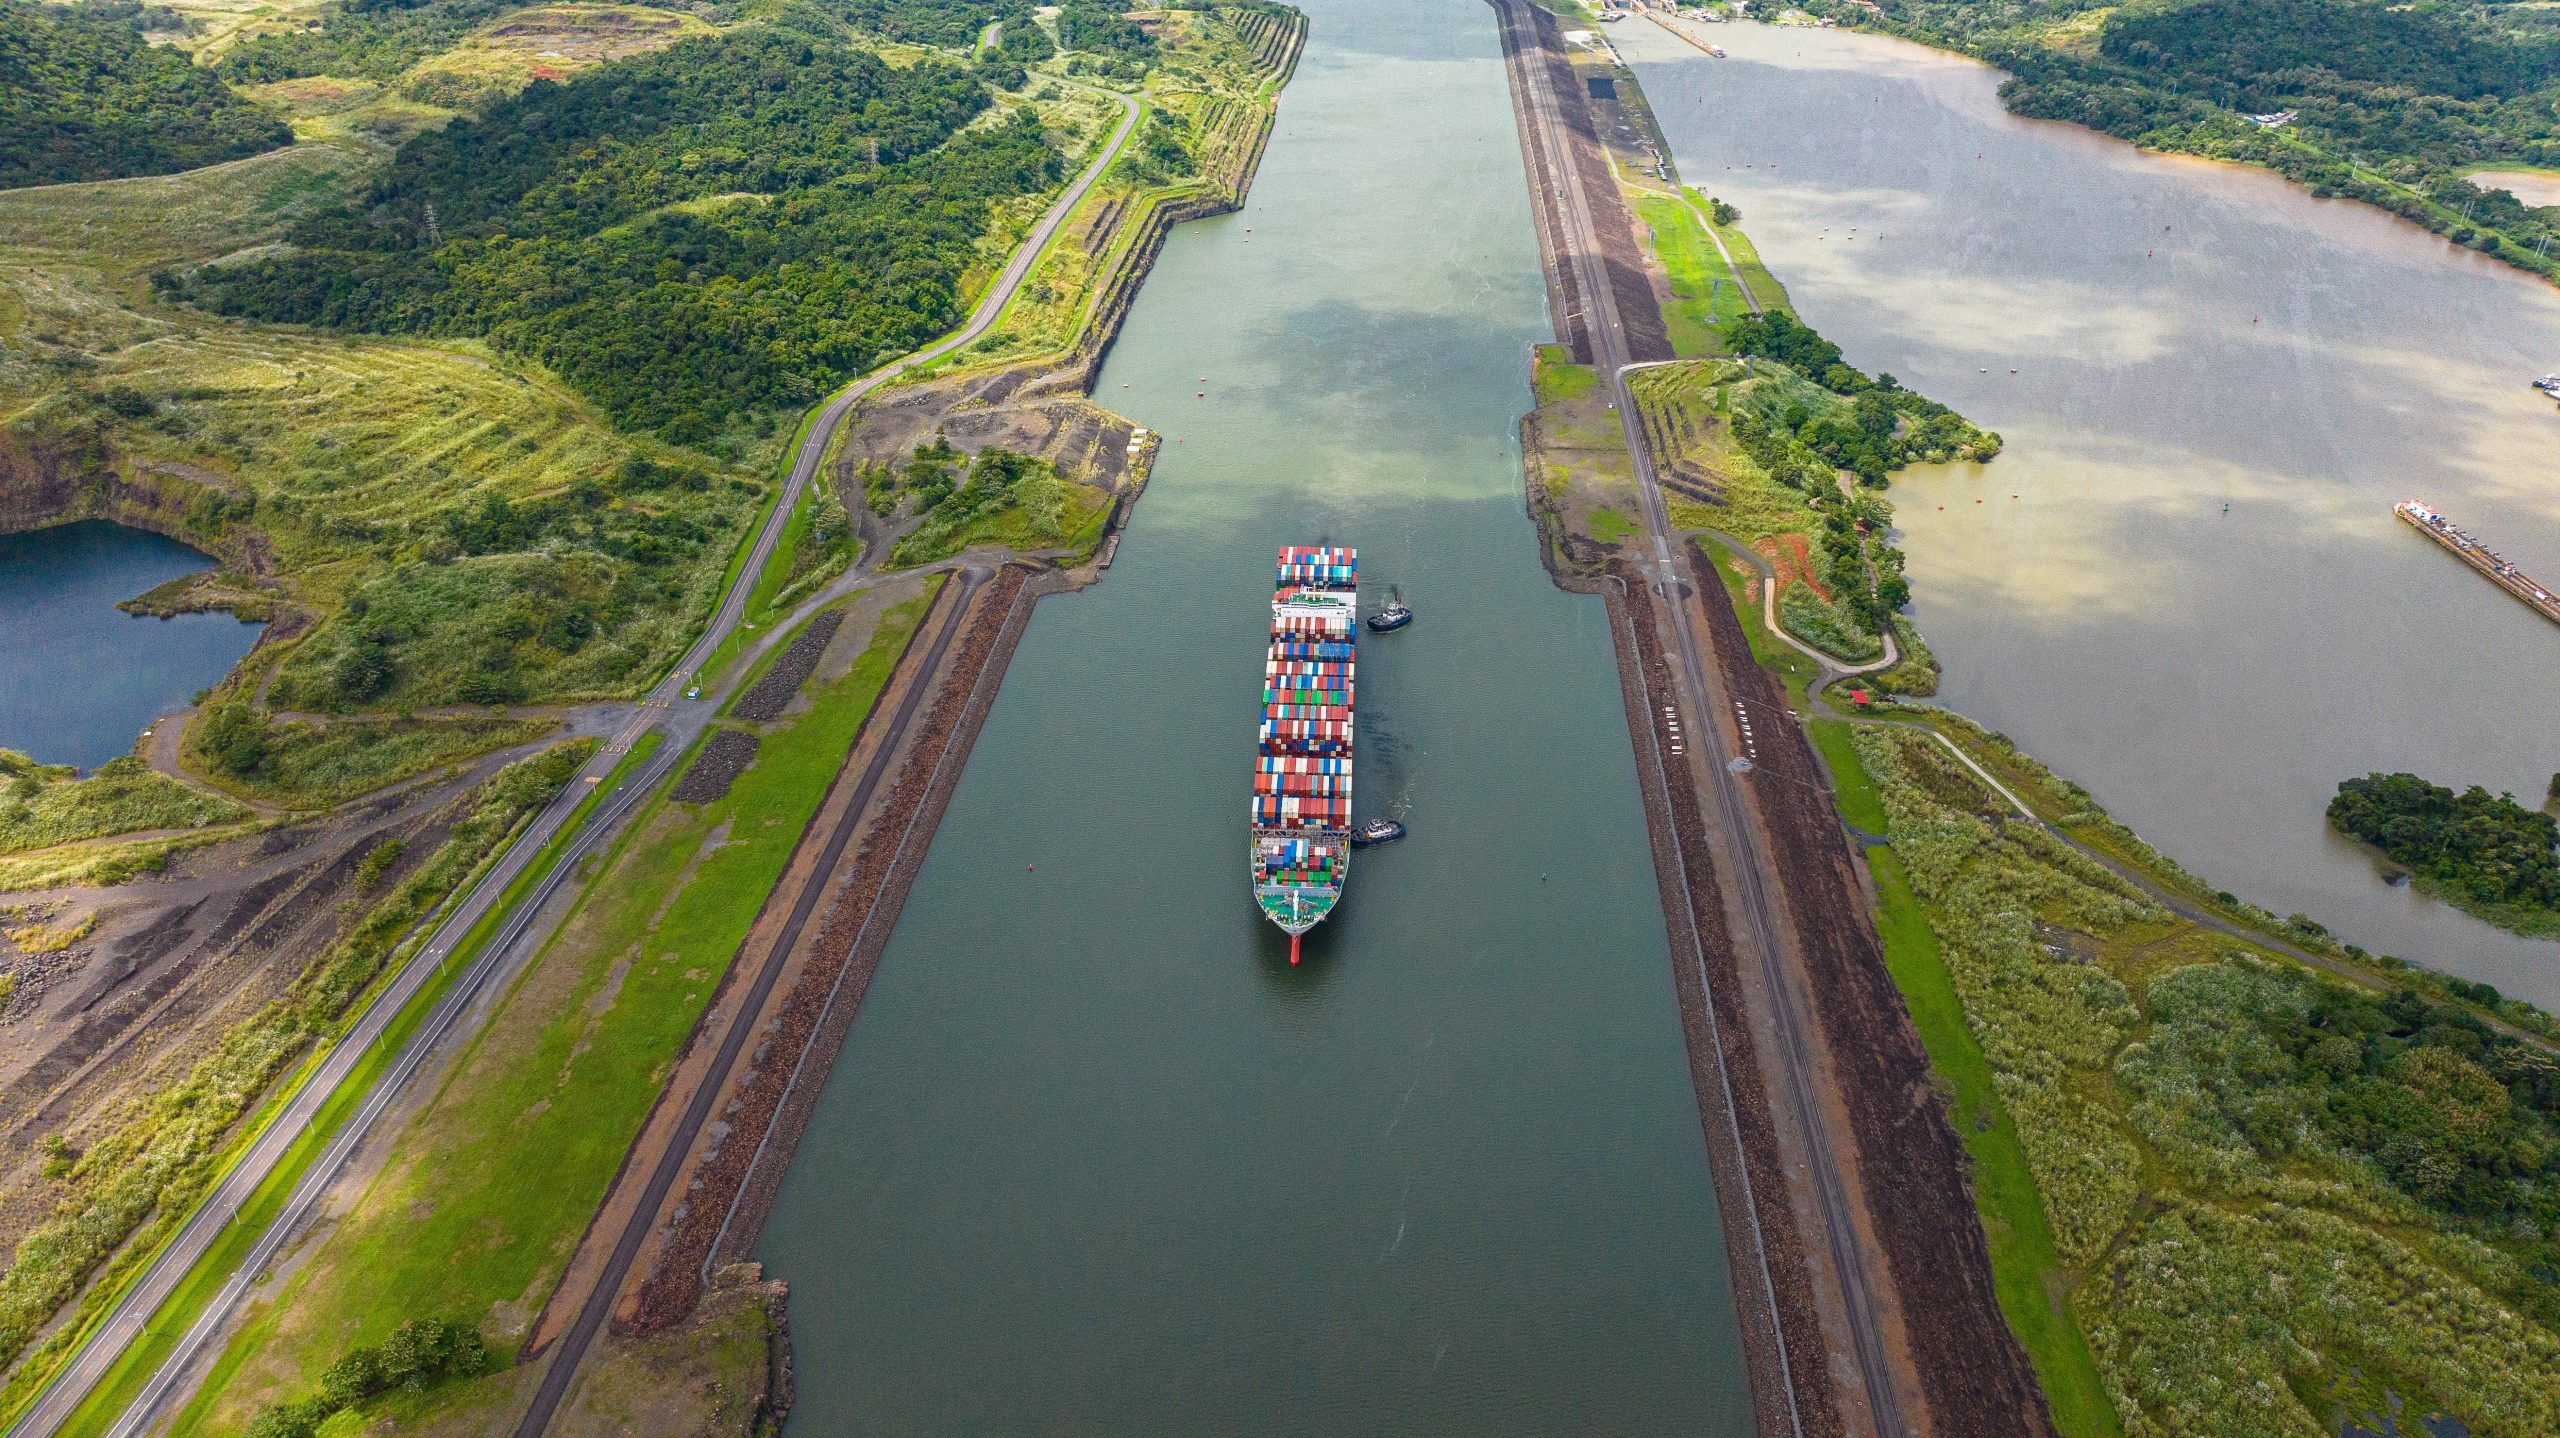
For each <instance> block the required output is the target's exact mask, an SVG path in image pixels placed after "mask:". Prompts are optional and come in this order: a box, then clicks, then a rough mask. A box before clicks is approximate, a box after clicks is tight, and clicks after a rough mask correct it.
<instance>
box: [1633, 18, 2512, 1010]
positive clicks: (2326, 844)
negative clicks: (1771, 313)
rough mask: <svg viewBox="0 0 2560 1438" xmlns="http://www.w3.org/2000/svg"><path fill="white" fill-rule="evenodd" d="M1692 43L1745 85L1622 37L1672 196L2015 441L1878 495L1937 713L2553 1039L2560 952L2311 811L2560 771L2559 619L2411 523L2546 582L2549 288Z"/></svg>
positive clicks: (2285, 191) (1859, 72)
mask: <svg viewBox="0 0 2560 1438" xmlns="http://www.w3.org/2000/svg"><path fill="white" fill-rule="evenodd" d="M1702 33H1705V34H1708V35H1710V36H1711V37H1712V38H1713V39H1714V40H1715V41H1716V42H1717V43H1719V44H1721V45H1723V46H1724V48H1725V49H1726V50H1727V51H1728V52H1730V56H1731V58H1729V59H1724V60H1716V59H1712V58H1709V57H1707V56H1705V55H1703V54H1701V53H1699V52H1698V51H1697V50H1695V49H1692V48H1691V47H1689V46H1687V45H1685V44H1683V43H1682V42H1681V41H1679V40H1677V39H1675V38H1673V37H1672V36H1670V35H1668V34H1665V33H1663V32H1662V31H1661V30H1659V29H1657V28H1655V27H1654V26H1653V25H1652V24H1650V23H1633V22H1631V23H1628V24H1625V25H1621V26H1618V27H1616V28H1615V29H1614V30H1613V31H1612V32H1611V38H1612V39H1613V40H1615V41H1617V42H1618V43H1619V44H1620V45H1621V46H1622V48H1623V50H1624V52H1625V54H1626V55H1627V56H1628V58H1629V59H1630V60H1631V61H1632V62H1633V63H1634V66H1635V69H1636V72H1637V74H1638V76H1639V77H1640V78H1641V80H1642V81H1643V83H1644V87H1645V91H1646V93H1647V95H1648V97H1649V98H1650V99H1651V101H1652V103H1653V108H1654V111H1655V113H1656V114H1657V115H1658V116H1659V117H1660V118H1661V120H1662V122H1663V124H1664V126H1665V128H1666V130H1667V132H1668V135H1669V138H1670V141H1671V144H1672V148H1673V151H1674V153H1675V155H1676V157H1677V160H1678V163H1679V166H1680V168H1681V170H1682V171H1683V172H1684V174H1685V175H1686V177H1687V178H1688V179H1689V180H1690V181H1691V183H1693V184H1695V185H1696V186H1698V188H1700V189H1702V190H1705V191H1707V192H1709V193H1712V194H1717V195H1721V196H1722V197H1724V198H1726V199H1728V200H1731V201H1734V202H1735V203H1737V204H1738V205H1740V206H1741V208H1742V212H1743V223H1744V225H1745V226H1746V227H1747V228H1748V229H1749V230H1750V232H1751V235H1752V238H1753V239H1754V240H1755V241H1756V242H1757V244H1758V245H1759V247H1760V251H1761V253H1762V255H1763V256H1764V257H1765V258H1766V259H1767V260H1768V262H1769V264H1770V267H1771V269H1772V270H1773V271H1774V272H1775V273H1776V274H1777V275H1778V277H1779V278H1780V279H1782V280H1783V281H1785V283H1786V285H1787V287H1788V290H1789V292H1790V293H1791V294H1792V295H1793V297H1794V299H1795V302H1796V306H1797V308H1798V310H1799V311H1800V312H1801V313H1802V314H1803V315H1804V317H1805V318H1806V319H1807V320H1808V321H1809V322H1811V323H1812V324H1813V325H1815V326H1816V327H1817V328H1819V329H1820V330H1821V331H1822V332H1823V333H1824V334H1826V335H1828V336H1829V337H1830V338H1832V339H1834V340H1836V341H1838V342H1839V343H1840V344H1841V345H1842V346H1843V348H1845V349H1846V350H1847V351H1848V356H1849V359H1850V361H1851V362H1852V363H1854V364H1857V365H1859V366H1860V367H1862V368H1864V369H1867V370H1870V371H1873V370H1885V371H1890V372H1891V373H1893V374H1894V375H1896V376H1898V377H1899V378H1901V379H1902V380H1904V381H1905V382H1907V383H1910V384H1912V385H1914V386H1916V387H1918V388H1920V389H1922V390H1924V391H1925V392H1927V393H1928V394H1930V395H1932V396H1934V397H1936V398H1938V399H1940V400H1943V401H1945V402H1947V403H1949V404H1952V405H1955V406H1956V407H1957V408H1959V409H1961V410H1963V411H1964V412H1965V413H1967V414H1969V415H1971V416H1973V417H1974V418H1976V419H1977V420H1979V421H1980V422H1982V423H1983V424H1985V425H1988V426H1990V427H1992V428H1994V429H1997V430H1999V431H2001V432H2002V434H2003V435H2004V436H2005V437H2006V438H2007V441H2008V449H2007V452H2006V453H2004V454H2003V455H2002V456H2001V457H2000V458H1999V459H1998V460H1997V461H1996V462H1994V463H1993V464H1991V465H1990V466H1988V467H1987V468H1982V469H1978V470H1977V469H1974V468H1971V467H1961V468H1958V469H1955V470H1952V471H1949V472H1944V473H1937V474H1920V475H1914V476H1911V477H1908V478H1905V479H1902V480H1899V481H1897V483H1896V484H1895V487H1894V490H1893V496H1892V497H1893V499H1894V500H1895V501H1896V503H1897V505H1898V506H1899V511H1898V518H1899V521H1900V523H1901V524H1902V526H1903V530H1904V534H1903V540H1902V542H1903V546H1904V548H1905V549H1906V550H1907V551H1908V552H1909V554H1910V556H1911V582H1912V589H1913V594H1914V604H1913V613H1914V615H1915V617H1916V618H1917V619H1918V621H1919V623H1920V627H1921V629H1922V631H1923V632H1924V633H1925V634H1926V636H1927V637H1928V639H1929V641H1930V643H1931V645H1932V646H1933V648H1934V649H1935V650H1936V652H1937V654H1938V656H1939V658H1940V659H1941V660H1942V661H1943V662H1944V664H1945V666H1946V671H1947V673H1946V682H1945V686H1944V689H1943V693H1942V696H1941V698H1942V702H1945V703H1947V704H1949V705H1951V706H1953V707H1954V708H1956V709H1958V710H1960V711H1962V712H1963V713H1965V714H1967V715H1970V716H1971V717H1973V718H1974V719H1976V720H1979V721H1980V722H1982V723H1984V724H1987V725H1989V726H1991V727H1992V728H1995V729H1999V730H2002V731H2005V732H2006V733H2008V734H2009V735H2011V736H2012V737H2014V738H2015V739H2017V740H2018V741H2019V742H2020V743H2021V744H2022V745H2024V746H2025V747H2026V748H2027V749H2028V750H2029V751H2030V752H2032V753H2034V754H2035V755H2037V756H2038V757H2040V758H2042V759H2044V760H2045V761H2046V762H2048V763H2050V764H2052V765H2053V766H2054V767H2055V768H2057V769H2059V770H2060V771H2062V772H2063V773H2065V774H2067V775H2069V776H2071V777H2072V778H2074V779H2077V780H2079V781H2080V782H2081V783H2082V784H2084V785H2086V786H2087V787H2088V788H2089V789H2090V790H2091V791H2092V792H2093V793H2094V794H2096V795H2097V797H2098V798H2099V799H2100V800H2101V801H2102V802H2103V803H2105V804H2106V806H2107V807H2108V808H2109V809H2110V810H2111V811H2112V812H2113V813H2114V814H2115V815H2116V817H2118V818H2119V819H2122V820H2123V821H2124V822H2126V823H2127V824H2129V825H2131V826H2132V827H2133V828H2134V829H2135V830H2137V831H2139V832H2140V833H2141V834H2142V835H2143V836H2144V837H2145V838H2147V839H2149V840H2151V841H2152V842H2153V843H2154V844H2156V845H2158V846H2159V847H2160V848H2161V849H2163V850H2164V851H2166V852H2167V853H2168V854H2170V855H2171V856H2172V857H2174V858H2176V859H2177V860H2178V861H2179V862H2180V863H2182V864H2184V865H2185V866H2186V867H2188V868H2189V869H2191V870H2193V871H2195V872H2196V873H2198V874H2201V875H2203V876H2205V877H2206V878H2208V879H2209V880H2210V881H2211V882H2213V883H2214V884H2216V885H2217V886H2219V887H2222V888H2227V889H2230V890H2232V891H2233V892H2235V893H2237V894H2239V895H2240V896H2241V897H2243V898H2246V899H2249V900H2252V901H2254V902H2256V903H2259V904H2261V905H2264V906H2265V907H2267V908H2269V909H2271V910H2274V911H2275V912H2277V913H2279V914H2283V913H2294V912H2303V913H2308V914H2310V915H2312V916H2313V917H2315V918H2317V919H2319V920H2320V921H2322V922H2323V923H2326V924H2327V925H2328V926H2329V927H2331V928H2332V929H2334V930H2336V931H2337V932H2338V933H2339V934H2340V935H2341V936H2343V937H2345V938H2347V939H2350V940H2352V941H2355V942H2357V943H2361V944H2363V945H2364V946H2366V947H2367V948H2369V949H2372V950H2374V951H2376V952H2387V953H2396V954H2399V955H2402V956H2404V957H2407V958H2410V959H2413V960H2419V961H2423V962H2426V963H2430V964H2433V965H2435V966H2437V967H2440V968H2443V969H2445V970H2448V971H2450V972H2453V973H2457V974H2461V975H2464V976H2466V977H2469V978H2473V979H2478V980H2485V981H2487V982H2489V983H2493V984H2496V985H2497V986H2498V987H2500V988H2501V989H2503V990H2505V991H2507V992H2509V993H2513V994H2517V995H2520V996H2523V997H2526V998H2529V999H2532V1000H2534V1001H2535V1002H2537V1003H2540V1004H2542V1005H2543V1006H2545V1007H2546V1008H2556V1009H2560V944H2553V943H2550V942H2546V941H2540V940H2530V939H2522V938H2517V937H2515V936H2513V935H2510V934H2507V933H2505V932H2503V931H2501V930H2498V929H2494V928H2492V927H2490V926H2489V925H2486V924H2483V923H2481V922H2479V921H2478V920H2475V919H2473V918H2471V917H2469V916H2468V915H2465V914H2463V913H2461V912H2459V911H2457V910H2455V909H2453V908H2451V907H2449V906H2447V905H2444V904H2440V903H2437V902H2435V901H2433V900H2430V899H2428V898H2426V897H2424V896H2423V895H2419V894H2416V893H2414V892H2412V891H2411V890H2409V889H2407V888H2392V887H2389V886H2386V885H2385V884H2384V883H2383V882H2382V879H2381V877H2380V875H2379V873H2378V870H2377V866H2376V864H2375V862H2374V860H2373V858H2372V857H2371V856H2370V855H2369V854H2368V853H2366V852H2365V851H2363V850H2361V849H2359V848H2358V847H2357V846H2355V845H2353V844H2350V843H2348V842H2346V841H2345V840H2342V839H2340V838H2338V837H2336V836H2334V835H2333V834H2331V833H2329V832H2328V830H2327V828H2326V826H2325V824H2324V823H2323V817H2322V816H2323V810H2324V808H2325V806H2326V804H2327V802H2328V800H2329V797H2330V796H2331V794H2333V793H2334V792H2335V790H2336V786H2337V783H2338V781H2339V780H2341V779H2344V778H2348V777H2351V776H2354V775H2359V774H2363V773H2366V772H2368V771H2371V770H2396V769H2407V770H2412V771H2415V772H2417V773H2421V774H2424V775H2426V776H2428V777H2429V778H2431V779H2433V780H2435V781H2436V782H2439V783H2445V784H2453V785H2457V786H2459V785H2468V784H2482V785H2486V786H2487V787H2489V788H2490V789H2492V790H2501V789H2503V790H2511V791H2513V792H2514V793H2515V794H2516V795H2518V796H2519V797H2520V798H2521V799H2523V801H2524V802H2526V803H2527V804H2533V803H2538V802H2540V800H2541V798H2542V795H2543V792H2544V788H2545V786H2546V785H2547V784H2548V783H2549V782H2550V780H2551V776H2552V771H2553V770H2555V769H2560V726H2554V725H2553V724H2552V723H2551V722H2550V720H2549V716H2550V715H2551V714H2552V713H2553V712H2554V711H2555V707H2560V628H2555V627H2554V626H2553V625H2551V624H2550V623H2549V622H2547V621H2545V620H2543V619H2540V618H2538V617H2536V616H2535V615H2534V614H2533V613H2532V612H2530V611H2529V610H2527V609H2526V608H2525V607H2524V606H2523V605H2521V604H2519V603H2517V602H2516V601H2514V600H2513V599H2510V598H2508V597H2507V596H2506V595H2505V594H2503V593H2501V592H2500V591H2498V590H2497V589H2495V588H2494V587H2492V586H2491V585H2490V584H2488V583H2487V582H2486V581H2485V580H2483V579H2482V578H2481V577H2480V576H2478V575H2476V574H2474V573H2472V572H2471V571H2469V570H2467V569H2465V568H2464V567H2462V565H2461V564H2459V563H2458V562H2457V561H2455V560H2454V559H2453V558H2452V557H2451V556H2449V555H2447V554H2445V553H2444V552H2442V551H2441V550H2439V549H2437V548H2435V547H2434V546H2433V545H2431V544H2429V543H2427V542H2426V541H2424V540H2422V539H2420V538H2419V537H2418V536H2416V535H2415V534H2414V533H2412V532H2411V531H2409V530H2408V529H2407V528H2405V527H2404V526H2402V525H2400V524H2399V523H2397V522H2395V521H2394V520H2393V519H2392V517H2391V506H2392V505H2393V503H2394V502H2396V501H2398V500H2400V499H2404V498H2410V497H2417V498H2422V499H2424V500H2426V501H2428V502H2429V503H2431V504H2433V505H2434V506H2436V507H2437V508H2438V509H2440V510H2442V511H2444V512H2445V513H2447V514H2449V515H2452V516H2453V517H2454V518H2455V519H2456V520H2457V521H2458V522H2459V523H2461V524H2463V525H2465V526H2466V527H2468V528H2470V529H2471V530H2473V531H2474V532H2475V533H2477V534H2479V535H2480V536H2482V537H2483V538H2484V539H2485V540H2486V541H2487V542H2488V543H2490V544H2491V545H2493V546H2494V547H2496V548H2498V549H2499V550H2501V551H2502V552H2503V553H2504V554H2505V555H2506V556H2507V557H2508V558H2509V559H2511V560H2513V561H2515V562H2516V563H2518V564H2519V565H2521V566H2522V567H2523V569H2524V570H2525V571H2526V572H2527V573H2529V574H2532V575H2534V576H2536V577H2538V578H2540V579H2542V580H2543V581H2544V583H2545V584H2546V585H2548V584H2550V583H2552V582H2554V581H2560V412H2555V408H2554V406H2553V404H2552V403H2551V401H2549V400H2547V399H2544V398H2543V397H2541V396H2540V395H2537V394H2535V393H2533V392H2532V391H2531V390H2530V389H2528V388H2527V382H2528V381H2529V380H2531V379H2532V378H2534V377H2535V376H2538V375H2542V374H2545V373H2548V372H2550V371H2552V370H2555V369H2560V291H2555V290H2553V289H2552V288H2551V287H2549V286H2547V285H2544V284H2542V283H2541V282H2539V281H2536V280H2533V279H2531V278H2529V277H2527V276H2524V275H2521V274H2519V273H2518V272H2516V271H2514V270H2510V269H2508V268H2506V267H2505V266H2502V265H2499V264H2496V263H2494V262H2492V261H2489V260H2486V259H2483V258H2481V257H2479V256H2477V255H2474V254H2472V253H2470V252H2468V251H2465V250H2460V249H2457V248H2455V247H2453V246H2451V245H2449V244H2447V243H2445V242H2444V241H2443V240H2441V239H2438V238H2436V237H2435V236H2432V235H2429V234H2427V233H2426V232H2424V231H2422V230H2419V229H2417V228H2416V227H2414V226H2411V225H2407V224H2404V223H2402V222H2399V221H2397V220H2394V219H2392V218H2390V217H2388V216H2386V215H2383V214H2381V213H2379V212H2377V211H2374V210H2371V209H2368V208H2365V207H2362V206H2358V205H2354V204H2349V203H2342V202H2329V201H2321V200H2315V199H2313V198H2311V197H2310V196H2309V195H2308V194H2305V193H2303V192H2302V191H2299V190H2296V189H2293V188H2291V187H2289V186H2287V185H2285V184H2284V183H2283V182H2281V181H2279V180H2277V179H2275V178H2274V177H2272V176H2269V175H2265V174H2262V173H2258V172H2254V171H2249V170H2243V169H2238V168H2234V167H2228V166H2222V165H2215V164H2210V163H2206V162H2202V161H2197V160H2190V159H2183V158H2175V157H2166V156H2157V155H2145V154H2142V153H2140V152H2139V151H2136V150H2135V149H2133V148H2132V147H2131V146H2128V145H2125V144H2123V143H2121V142H2118V141H2114V140H2109V139H2106V138H2105V137H2102V136H2098V135H2094V134H2092V133H2090V132H2087V131H2084V130H2080V129H2076V128H2072V127H2069V126H2064V125H2058V124H2048V123H2043V122H2038V121H2030V120H2021V119H2017V118H2015V117H2013V116H2010V115H2008V114H2006V113H2005V112H2004V111H2003V110H2002V109H2001V107H2000V103H1999V100H1998V98H1997V96H1996V95H1995V93H1994V91H1995V89H1996V87H1997V84H1998V78H1999V77H1998V76H1997V75H1996V74H1995V73H1994V72H1992V71H1990V70H1987V69H1984V68H1982V67H1980V66H1977V65H1975V64H1973V63H1971V62H1969V61H1965V60H1961V59H1957V58H1953V57H1950V56H1945V55H1940V54H1936V53H1934V52H1931V51H1928V50H1924V49H1921V48H1919V47H1917V46H1912V45H1906V44H1903V43H1900V42H1897V41H1891V40H1885V39H1881V38H1878V37H1873V36H1862V35H1853V34H1848V33H1845V32H1840V31H1806V30H1783V29H1778V28H1775V27H1770V26H1761V25H1749V24H1727V25H1719V26H1712V27H1703V29H1702ZM2013 368H2014V369H2015V370H2016V373H2014V374H2013V373H2011V370H2012V369H2013ZM2013 495H2014V496H2015V497H2014V498H2013V497H2012V496H2013ZM2225 505H2228V506H2229V508H2228V512H2225V508H2224V506H2225Z"/></svg>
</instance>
